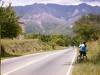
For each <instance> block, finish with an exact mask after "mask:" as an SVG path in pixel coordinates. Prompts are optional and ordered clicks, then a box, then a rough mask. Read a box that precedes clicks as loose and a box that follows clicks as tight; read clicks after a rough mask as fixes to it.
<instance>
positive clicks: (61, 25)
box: [14, 3, 100, 34]
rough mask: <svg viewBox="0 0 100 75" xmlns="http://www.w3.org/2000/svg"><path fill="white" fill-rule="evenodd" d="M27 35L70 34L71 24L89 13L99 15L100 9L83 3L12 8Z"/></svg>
mask: <svg viewBox="0 0 100 75" xmlns="http://www.w3.org/2000/svg"><path fill="white" fill-rule="evenodd" d="M14 10H15V12H16V14H17V15H18V16H19V17H20V21H22V22H24V23H25V25H24V26H25V31H26V32H28V33H32V32H36V33H44V34H52V33H61V34H72V29H71V28H72V26H73V23H74V22H75V21H76V20H77V19H78V18H79V17H80V16H83V15H86V14H89V13H92V14H100V7H98V6H95V7H93V6H90V5H87V4H85V3H83V4H80V5H58V4H37V3H35V4H33V5H27V6H16V7H14Z"/></svg>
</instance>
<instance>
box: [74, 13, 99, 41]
mask: <svg viewBox="0 0 100 75" xmlns="http://www.w3.org/2000/svg"><path fill="white" fill-rule="evenodd" d="M73 29H74V32H75V33H76V37H75V38H78V39H76V40H78V41H80V40H85V41H89V40H97V39H98V38H99V35H100V15H93V14H89V15H86V16H83V17H81V18H80V19H79V20H78V21H76V23H75V26H74V27H73ZM75 38H74V39H75Z"/></svg>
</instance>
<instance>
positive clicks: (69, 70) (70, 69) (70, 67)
mask: <svg viewBox="0 0 100 75" xmlns="http://www.w3.org/2000/svg"><path fill="white" fill-rule="evenodd" d="M76 55H77V53H76V49H75V54H74V58H73V60H72V62H71V65H70V66H69V69H68V71H67V73H66V75H70V73H71V71H72V67H73V63H74V61H75V58H76Z"/></svg>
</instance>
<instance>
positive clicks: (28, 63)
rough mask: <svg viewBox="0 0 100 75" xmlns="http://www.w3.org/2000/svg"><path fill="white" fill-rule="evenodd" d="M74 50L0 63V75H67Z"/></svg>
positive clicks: (22, 57) (41, 54)
mask: <svg viewBox="0 0 100 75" xmlns="http://www.w3.org/2000/svg"><path fill="white" fill-rule="evenodd" d="M75 55H76V52H75V49H74V48H72V47H69V48H67V49H65V50H59V51H52V52H43V53H38V54H31V55H27V56H21V57H16V58H10V59H7V60H3V61H2V62H1V74H2V75H69V73H70V70H71V68H72V63H73V60H74V58H75Z"/></svg>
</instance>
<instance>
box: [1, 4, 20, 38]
mask: <svg viewBox="0 0 100 75" xmlns="http://www.w3.org/2000/svg"><path fill="white" fill-rule="evenodd" d="M21 32H22V29H21V27H20V26H19V23H18V17H17V16H16V14H15V12H14V11H13V9H12V7H11V5H9V6H8V7H0V35H1V38H14V37H17V36H18V35H19V34H20V33H21Z"/></svg>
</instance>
